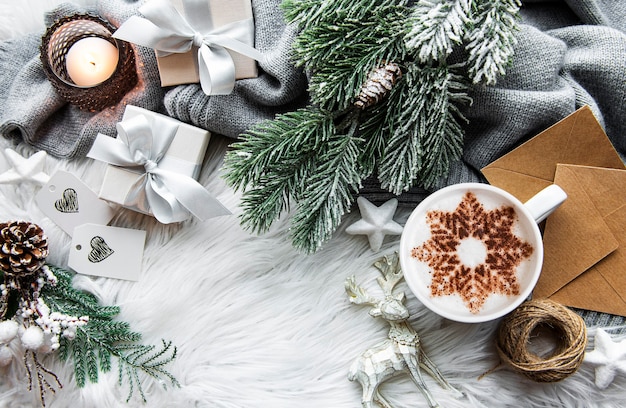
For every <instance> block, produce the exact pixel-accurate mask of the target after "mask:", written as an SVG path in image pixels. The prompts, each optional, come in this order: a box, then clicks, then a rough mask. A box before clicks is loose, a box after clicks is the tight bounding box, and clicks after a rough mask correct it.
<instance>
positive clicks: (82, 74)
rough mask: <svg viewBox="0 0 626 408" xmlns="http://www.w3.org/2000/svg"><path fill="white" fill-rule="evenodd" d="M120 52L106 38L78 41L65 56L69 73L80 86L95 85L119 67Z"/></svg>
mask: <svg viewBox="0 0 626 408" xmlns="http://www.w3.org/2000/svg"><path fill="white" fill-rule="evenodd" d="M118 59H119V52H118V50H117V47H115V45H113V44H111V43H110V42H108V41H107V40H105V39H104V38H98V37H87V38H83V39H82V40H78V41H76V43H74V45H72V46H71V47H70V49H69V51H68V52H67V55H66V56H65V65H66V67H67V73H68V75H69V76H70V78H71V79H72V81H74V83H75V84H76V85H78V86H87V87H88V86H95V85H98V84H99V83H102V82H104V81H106V80H107V78H109V77H110V76H111V75H113V72H115V68H116V67H117V61H118Z"/></svg>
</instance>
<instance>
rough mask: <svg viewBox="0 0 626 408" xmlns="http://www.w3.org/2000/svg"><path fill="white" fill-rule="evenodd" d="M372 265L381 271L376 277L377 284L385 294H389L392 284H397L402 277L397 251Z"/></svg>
mask: <svg viewBox="0 0 626 408" xmlns="http://www.w3.org/2000/svg"><path fill="white" fill-rule="evenodd" d="M374 266H375V267H376V268H377V269H378V270H379V271H380V273H382V275H383V276H380V277H378V279H376V280H377V281H378V285H379V286H380V287H381V289H382V290H383V292H384V293H385V295H391V294H392V292H393V288H394V286H396V285H397V284H398V282H400V281H401V280H402V278H403V277H404V275H403V274H402V268H400V257H399V256H398V253H397V252H394V254H393V255H392V256H387V255H385V257H384V258H383V259H381V260H379V261H377V262H376V263H374Z"/></svg>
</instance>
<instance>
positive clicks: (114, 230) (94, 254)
mask: <svg viewBox="0 0 626 408" xmlns="http://www.w3.org/2000/svg"><path fill="white" fill-rule="evenodd" d="M145 241H146V232H145V231H142V230H135V229H128V228H118V227H109V226H106V225H97V224H83V225H80V226H78V227H76V228H75V229H74V232H73V235H72V246H71V247H70V258H69V261H68V265H69V267H70V268H72V269H73V270H74V271H76V272H78V273H80V274H84V275H94V276H103V277H105V278H115V279H125V280H132V281H136V280H139V274H140V273H141V261H142V259H143V248H144V244H145Z"/></svg>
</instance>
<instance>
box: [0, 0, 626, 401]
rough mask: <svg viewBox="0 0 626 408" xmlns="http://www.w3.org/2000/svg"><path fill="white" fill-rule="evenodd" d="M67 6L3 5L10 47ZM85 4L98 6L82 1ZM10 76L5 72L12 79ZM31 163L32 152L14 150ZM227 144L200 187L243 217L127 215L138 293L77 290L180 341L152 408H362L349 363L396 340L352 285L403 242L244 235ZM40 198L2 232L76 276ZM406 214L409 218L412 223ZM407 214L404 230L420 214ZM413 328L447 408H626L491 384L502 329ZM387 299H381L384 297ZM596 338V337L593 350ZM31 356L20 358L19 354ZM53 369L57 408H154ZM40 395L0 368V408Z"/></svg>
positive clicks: (625, 395)
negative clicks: (167, 222) (20, 235)
mask: <svg viewBox="0 0 626 408" xmlns="http://www.w3.org/2000/svg"><path fill="white" fill-rule="evenodd" d="M55 3H56V2H54V1H43V0H37V1H35V0H29V1H27V2H17V1H14V0H0V38H8V37H10V36H13V35H19V34H20V33H25V32H29V31H34V30H40V29H41V27H42V21H43V20H42V19H41V13H42V10H44V9H47V8H50V7H52V6H53V5H54V4H55ZM83 3H86V2H83ZM0 75H1V73H0ZM0 147H1V148H2V149H4V148H5V147H11V148H13V149H16V150H17V151H18V152H20V153H21V154H22V155H24V156H29V155H31V154H32V153H33V152H34V151H33V150H32V149H31V148H29V147H27V146H24V145H19V144H15V142H14V141H9V140H5V139H2V140H0ZM226 147H227V141H226V140H225V139H222V138H220V137H214V138H213V139H212V141H211V144H210V146H209V152H208V154H207V158H206V160H205V165H204V166H203V171H202V174H201V176H200V181H201V183H202V184H203V185H205V186H206V187H207V188H208V189H209V190H210V191H211V192H212V193H213V194H214V195H216V196H217V197H218V198H219V200H220V201H222V202H223V203H225V205H227V206H228V207H229V208H230V209H231V210H232V211H233V212H234V213H235V215H233V216H227V217H220V218H216V219H211V220H208V221H205V222H199V221H197V220H192V221H188V222H185V223H183V224H181V225H176V226H164V225H161V224H159V223H158V222H156V221H155V220H154V219H153V218H151V217H149V216H144V215H139V214H137V213H134V212H132V211H129V210H123V211H121V212H120V213H119V214H118V215H117V216H116V217H115V218H114V220H113V222H112V225H115V226H120V227H127V228H137V229H144V230H146V231H147V239H146V247H145V253H144V259H143V272H142V274H141V278H140V280H139V281H138V282H129V281H122V280H114V279H106V278H92V277H87V276H77V277H76V278H75V283H76V285H77V286H78V287H79V288H82V289H85V290H88V291H90V292H92V293H94V294H96V295H97V296H98V298H99V299H100V300H101V302H102V303H103V304H117V305H120V306H121V310H122V311H121V314H120V315H119V318H120V319H122V320H125V321H127V322H129V323H130V324H131V326H132V329H133V330H135V331H139V332H141V333H143V334H144V342H145V343H151V344H157V343H158V342H159V341H160V339H161V338H163V339H166V340H172V341H173V343H174V344H175V345H176V346H177V347H178V357H177V358H176V360H175V361H174V362H172V363H171V364H170V365H169V368H170V370H171V372H172V373H173V374H174V375H175V376H176V378H177V379H178V381H179V382H180V384H181V387H180V388H174V389H172V388H171V387H168V388H167V389H164V388H163V387H162V386H161V385H160V384H158V383H155V382H154V381H152V380H151V379H148V378H145V383H144V386H145V390H146V391H147V397H148V403H147V404H146V405H145V406H147V407H220V408H230V407H232V408H235V407H237V408H239V407H271V408H282V407H285V408H287V407H289V408H291V407H311V408H319V407H332V408H355V407H359V406H360V399H361V388H360V386H359V385H358V384H357V383H352V382H350V381H349V380H348V378H347V373H348V368H349V367H350V364H351V362H352V361H353V360H354V359H355V358H356V357H357V356H358V355H359V354H360V353H361V352H362V351H364V350H366V349H367V348H369V347H371V346H373V345H374V344H376V343H377V342H379V341H380V340H382V339H384V338H385V337H386V335H387V330H388V326H387V325H386V323H385V322H384V321H381V320H375V319H373V318H372V317H370V316H369V315H368V313H367V312H368V310H367V308H364V307H363V308H362V307H359V306H355V305H351V304H350V303H349V302H348V298H347V296H346V294H345V292H344V281H345V279H346V278H347V277H348V276H351V275H353V274H354V275H356V277H357V280H358V281H359V282H364V285H365V286H367V287H368V288H375V286H376V283H375V280H374V279H375V278H376V277H377V274H378V272H377V270H376V269H374V268H373V267H372V266H371V265H372V263H373V262H374V261H375V260H376V259H378V258H379V257H380V256H382V255H384V254H390V253H392V252H393V251H394V250H395V249H396V247H397V245H398V242H399V237H387V239H386V240H385V243H384V245H383V248H382V249H381V250H380V252H378V253H373V252H372V251H371V250H370V248H369V245H368V242H367V239H366V237H364V236H351V235H348V234H346V233H345V232H344V231H345V227H346V226H348V225H350V224H351V223H353V222H355V221H356V220H358V219H359V218H360V217H359V214H358V211H354V212H353V213H352V214H350V215H348V216H347V217H345V220H344V223H343V225H342V227H341V228H340V229H339V230H338V231H337V233H336V234H335V238H334V239H333V240H332V241H331V242H330V243H328V244H327V245H326V246H325V248H324V249H322V250H321V251H319V252H318V253H316V254H314V255H310V256H306V255H301V254H298V253H296V252H295V251H294V250H293V249H292V248H291V245H290V241H289V240H288V238H287V236H288V228H289V224H288V222H287V221H286V220H281V221H280V222H278V223H276V225H275V226H274V227H273V228H272V231H271V232H270V233H268V234H266V235H263V236H254V235H250V234H249V233H248V232H246V231H244V230H242V229H241V227H240V226H239V223H238V219H237V217H236V214H237V213H238V212H239V210H238V208H237V204H238V199H239V197H238V196H237V195H236V194H235V193H233V191H231V190H230V189H228V188H227V187H226V186H225V185H224V183H223V181H222V180H221V179H220V175H219V166H220V163H221V159H222V158H223V155H224V151H225V150H226ZM58 169H63V170H66V171H69V172H71V173H73V174H75V175H77V176H78V177H80V178H81V179H82V180H83V181H84V182H85V183H87V184H88V185H89V186H91V187H92V188H93V189H94V190H97V189H98V188H99V185H100V183H101V181H102V178H103V174H104V165H103V164H102V163H98V162H94V161H92V160H90V159H85V160H78V161H72V162H68V161H61V160H56V159H53V158H48V160H47V165H46V172H47V173H48V174H52V173H54V171H56V170H58ZM37 189H38V187H35V186H34V185H28V184H23V185H19V186H11V185H8V186H6V185H4V186H0V215H1V218H2V220H3V221H6V220H11V219H24V220H30V221H33V222H36V223H37V224H39V225H40V226H42V227H43V228H44V230H45V232H46V234H47V235H48V237H49V241H50V249H51V255H50V257H49V258H48V260H49V262H51V263H53V264H56V265H59V266H66V265H67V260H68V250H69V244H70V238H69V237H68V236H67V235H66V234H65V233H64V232H63V231H62V230H61V229H60V228H59V227H57V226H56V225H55V224H54V223H53V222H52V221H51V220H50V219H48V218H47V217H46V216H44V214H43V213H42V212H41V210H40V209H39V208H38V207H37V205H36V203H35V202H34V195H35V193H36V192H37ZM403 211H405V212H403ZM403 211H401V210H399V211H398V213H397V214H396V221H398V222H399V223H401V224H402V223H403V222H404V221H405V220H406V217H407V216H408V213H407V212H406V210H403ZM402 289H404V290H405V291H406V293H407V304H408V306H409V309H410V312H411V314H412V317H411V323H412V324H413V326H414V327H415V328H416V330H417V331H418V332H419V334H420V336H421V340H422V344H423V347H424V348H425V349H426V351H427V353H428V355H429V356H430V358H431V359H432V360H433V361H434V363H435V364H436V365H437V366H438V367H439V369H440V370H441V372H442V373H443V374H444V375H445V376H446V377H447V378H448V380H449V381H450V382H451V383H452V384H453V385H455V386H456V387H457V388H459V389H460V390H462V391H463V392H464V393H465V397H463V398H460V399H456V398H455V397H454V396H453V395H452V394H451V393H449V392H447V391H444V390H443V389H441V388H440V387H439V385H438V384H436V383H435V382H434V381H433V380H432V379H431V378H429V377H426V381H427V384H428V387H429V389H430V391H431V392H432V394H433V395H434V397H435V399H436V400H437V401H438V402H439V403H440V404H441V405H442V406H444V407H507V406H510V407H620V406H624V404H626V377H625V376H624V375H618V376H617V377H616V378H615V380H614V381H613V383H612V384H611V385H610V386H609V387H608V388H606V389H604V390H600V389H598V388H597V387H596V385H595V384H594V378H595V374H594V368H593V367H592V366H590V365H588V364H583V366H582V367H581V368H580V369H579V371H578V372H577V373H575V374H574V375H572V376H571V377H569V378H567V379H565V380H563V381H561V382H559V383H555V384H538V383H534V382H532V381H530V380H528V379H526V378H525V377H523V376H521V375H519V374H517V373H515V372H513V371H511V370H509V369H501V370H497V371H495V372H493V373H491V374H489V375H487V376H485V377H483V378H482V379H479V376H480V375H481V374H483V373H485V372H486V371H488V370H489V369H491V368H493V367H494V366H495V365H496V364H497V363H498V357H497V354H496V351H495V348H494V331H495V328H496V324H497V322H495V323H486V324H473V325H468V324H460V323H453V322H450V321H447V320H444V319H441V318H439V317H438V316H436V315H434V314H433V313H431V312H429V311H428V310H426V309H424V308H423V307H422V305H421V304H419V303H418V302H417V300H415V298H414V297H413V296H412V295H411V294H410V293H409V291H408V289H407V288H406V286H405V285H404V284H401V285H400V290H402ZM373 290H375V289H373ZM595 331H596V330H595V328H590V330H589V339H590V342H589V345H588V348H589V349H591V348H593V344H594V342H593V339H594V335H595ZM14 352H15V353H19V350H14ZM45 363H46V365H47V366H48V367H49V368H51V369H52V370H53V371H54V372H56V373H57V374H59V376H60V378H61V381H62V382H63V385H64V386H63V388H62V389H59V390H58V391H57V393H56V395H54V396H49V397H48V399H47V402H48V406H49V407H51V408H55V407H59V408H60V407H103V408H104V407H119V406H131V407H140V406H144V405H143V403H142V402H141V401H140V399H139V398H134V399H132V400H131V401H130V402H128V403H126V402H125V398H126V394H127V391H128V390H127V388H126V385H122V386H120V385H118V383H117V372H116V370H115V368H114V369H113V370H112V371H111V372H110V373H108V374H106V375H101V376H100V380H99V382H98V383H96V384H91V383H88V384H87V386H85V387H84V388H78V387H77V386H76V384H75V382H74V380H73V376H72V371H73V368H72V367H71V366H69V365H65V364H63V363H60V362H59V361H58V360H57V359H56V358H55V357H54V355H51V356H48V357H46V359H45ZM381 392H382V393H383V394H384V395H385V396H386V398H387V400H388V401H390V402H391V403H392V404H393V405H394V406H395V407H409V406H412V407H425V406H427V404H426V401H425V399H424V398H423V397H422V395H421V394H420V393H419V391H418V389H417V387H416V386H415V385H414V384H413V383H412V382H411V381H410V380H409V378H408V377H406V376H401V377H397V378H395V379H393V380H390V381H388V382H386V383H385V384H384V385H383V386H382V388H381ZM37 405H38V400H37V393H36V392H28V391H27V381H26V376H25V371H24V368H23V365H22V364H21V361H20V360H19V359H15V360H14V361H13V363H12V364H11V365H10V366H9V367H7V368H3V369H2V370H0V407H11V408H15V407H31V406H33V407H35V406H37Z"/></svg>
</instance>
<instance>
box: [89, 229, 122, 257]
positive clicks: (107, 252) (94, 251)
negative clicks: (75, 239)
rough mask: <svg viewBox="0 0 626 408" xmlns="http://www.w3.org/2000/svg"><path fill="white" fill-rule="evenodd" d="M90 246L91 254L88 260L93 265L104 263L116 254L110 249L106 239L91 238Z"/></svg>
mask: <svg viewBox="0 0 626 408" xmlns="http://www.w3.org/2000/svg"><path fill="white" fill-rule="evenodd" d="M90 244H91V252H89V255H87V259H88V260H89V262H92V263H98V262H102V261H104V260H105V259H107V258H108V257H109V256H111V255H113V252H115V251H113V250H112V249H111V247H109V245H108V244H107V243H106V241H105V240H104V238H102V237H100V236H97V235H96V236H95V237H93V238H91V242H90Z"/></svg>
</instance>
